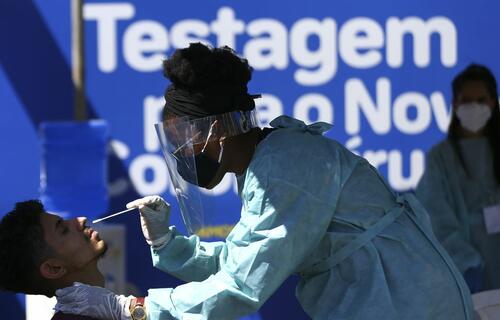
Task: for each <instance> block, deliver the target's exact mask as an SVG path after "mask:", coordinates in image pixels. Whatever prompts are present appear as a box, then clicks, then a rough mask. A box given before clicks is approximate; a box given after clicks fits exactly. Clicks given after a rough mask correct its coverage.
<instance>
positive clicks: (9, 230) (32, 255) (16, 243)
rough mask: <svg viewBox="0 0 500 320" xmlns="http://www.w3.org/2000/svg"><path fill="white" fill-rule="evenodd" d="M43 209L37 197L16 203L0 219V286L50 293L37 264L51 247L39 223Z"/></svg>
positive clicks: (14, 289) (2, 287)
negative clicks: (0, 219) (12, 208)
mask: <svg viewBox="0 0 500 320" xmlns="http://www.w3.org/2000/svg"><path fill="white" fill-rule="evenodd" d="M43 212H45V210H44V207H43V205H42V203H41V202H40V201H38V200H29V201H23V202H18V203H16V206H15V208H14V210H12V211H11V212H9V213H8V214H7V215H5V216H4V217H3V219H2V221H1V222H0V261H1V263H0V288H1V289H2V290H8V291H12V292H23V293H28V294H44V295H47V296H53V294H54V292H53V290H52V289H51V286H47V285H46V281H45V280H44V279H42V277H41V275H40V272H39V267H40V264H41V262H42V261H43V258H44V257H45V256H46V254H47V253H48V251H49V250H50V248H49V247H48V245H47V244H46V242H45V240H44V235H43V228H42V225H41V222H40V219H41V218H40V216H41V213H43Z"/></svg>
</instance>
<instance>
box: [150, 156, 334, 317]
mask: <svg viewBox="0 0 500 320" xmlns="http://www.w3.org/2000/svg"><path fill="white" fill-rule="evenodd" d="M318 161H322V160H321V159H319V160H318ZM304 163H306V164H307V165H309V164H311V163H310V162H308V161H307V159H306V161H304ZM318 165H319V164H318ZM254 169H255V170H254V173H251V174H247V177H246V181H245V188H244V190H243V192H242V198H243V199H242V200H243V207H242V211H241V219H240V221H239V222H238V223H237V224H236V226H235V227H234V229H233V230H232V231H231V233H230V234H229V236H228V238H227V239H226V242H225V243H216V244H215V245H213V246H209V245H207V244H206V243H203V242H201V241H199V239H198V237H196V236H192V237H190V238H185V237H181V236H176V237H174V239H173V242H172V243H169V244H168V245H167V246H166V247H164V248H163V249H161V250H160V251H158V252H153V261H155V265H156V266H157V267H159V268H160V269H162V270H165V271H168V272H172V270H174V271H175V272H177V273H178V274H181V273H182V274H183V278H184V279H189V278H191V279H197V278H199V279H200V281H198V282H195V281H193V282H190V283H186V284H184V285H180V286H178V287H176V288H174V289H150V290H149V295H148V297H147V300H146V301H147V310H148V316H149V317H148V319H152V320H159V319H162V320H163V319H235V318H238V317H240V316H243V315H245V314H249V313H252V312H255V311H257V310H258V309H259V308H260V306H261V305H262V304H263V303H264V302H265V301H266V300H267V299H268V298H269V297H270V296H271V295H272V294H273V293H274V291H275V290H276V289H277V288H278V287H279V286H280V285H281V284H282V283H283V282H284V281H285V280H286V278H288V277H289V276H290V275H291V274H292V273H294V271H295V269H296V268H297V267H298V265H299V264H300V263H301V262H302V261H303V260H304V259H306V258H307V257H308V254H310V252H311V251H312V249H313V248H314V247H316V246H317V245H318V243H319V242H320V240H321V239H322V237H323V236H324V234H325V232H326V230H327V228H328V225H329V223H330V221H331V219H332V216H333V212H334V211H335V202H331V201H325V200H324V198H320V197H318V194H317V193H314V191H313V190H315V189H318V188H321V189H323V190H325V189H328V190H332V188H333V189H336V190H338V188H339V186H337V185H336V184H337V183H338V180H336V179H333V180H332V181H329V182H328V184H329V185H325V181H326V180H325V178H324V176H325V174H324V172H323V171H321V170H313V171H317V173H316V175H317V176H315V173H311V174H308V175H307V176H304V175H303V172H304V171H301V170H297V172H302V174H301V176H300V177H298V176H294V173H293V172H290V171H287V168H286V166H284V165H283V163H279V162H278V163H276V162H275V161H271V160H269V161H265V160H264V159H261V161H260V165H258V166H257V168H255V166H254ZM255 172H260V173H261V174H255ZM285 172H288V178H281V177H283V176H286V174H285ZM284 174H285V175H284ZM296 181H301V182H300V183H296ZM323 187H324V188H323ZM331 197H332V198H335V194H331ZM332 203H333V204H332ZM205 267H206V268H207V270H209V272H206V273H203V272H202V271H201V270H202V269H203V268H205ZM214 271H216V272H214ZM210 272H213V274H210V275H208V273H210ZM191 273H193V274H196V276H193V274H191ZM201 279H203V280H202V281H201Z"/></svg>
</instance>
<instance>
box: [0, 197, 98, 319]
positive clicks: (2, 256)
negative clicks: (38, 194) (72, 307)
mask: <svg viewBox="0 0 500 320" xmlns="http://www.w3.org/2000/svg"><path fill="white" fill-rule="evenodd" d="M105 252H106V243H105V242H104V241H103V240H101V239H100V238H99V234H98V233H97V231H95V230H93V229H92V228H89V227H88V226H86V219H85V218H83V217H80V218H75V219H71V220H63V219H61V218H60V217H59V216H56V215H53V214H50V213H48V212H46V211H45V210H44V207H43V205H42V204H41V203H40V202H39V201H37V200H30V201H24V202H19V203H17V204H16V206H15V209H14V210H12V211H11V212H9V213H8V214H7V215H6V216H5V217H4V218H3V219H2V221H1V222H0V261H1V264H0V288H2V289H3V290H9V291H13V292H22V293H26V294H41V295H45V296H47V297H53V296H54V295H55V291H56V290H57V289H61V288H64V287H67V286H71V285H72V284H73V283H74V282H80V283H86V284H89V285H94V286H104V277H103V275H102V274H101V272H100V271H99V269H98V268H97V261H98V260H99V258H100V257H102V256H103V255H104V253H105ZM72 313H73V314H64V313H61V312H59V313H56V314H55V315H54V317H53V318H52V319H53V320H58V319H59V320H62V319H67V320H72V319H73V320H78V319H82V320H83V319H93V318H90V317H86V316H77V315H75V314H74V313H75V312H72Z"/></svg>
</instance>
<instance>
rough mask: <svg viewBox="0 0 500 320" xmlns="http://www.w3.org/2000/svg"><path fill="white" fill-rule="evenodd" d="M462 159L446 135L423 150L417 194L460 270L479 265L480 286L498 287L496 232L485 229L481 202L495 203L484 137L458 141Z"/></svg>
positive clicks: (499, 199)
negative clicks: (481, 272) (423, 163)
mask: <svg viewBox="0 0 500 320" xmlns="http://www.w3.org/2000/svg"><path fill="white" fill-rule="evenodd" d="M458 147H459V148H460V150H461V152H462V156H463V161H464V165H465V166H466V168H467V171H466V170H465V168H464V165H463V164H462V163H461V162H460V159H459V158H458V155H457V152H456V151H455V150H454V148H453V147H452V144H451V142H450V141H449V140H444V141H442V142H441V143H439V144H437V145H436V146H434V147H433V148H432V149H431V150H430V151H429V153H428V155H427V165H426V171H425V173H424V175H423V176H422V179H421V180H420V182H419V185H418V187H417V196H418V197H419V199H420V200H421V202H422V204H423V205H424V206H425V207H426V208H427V210H428V212H429V215H430V217H431V221H432V225H433V228H434V232H435V234H436V236H437V238H438V240H439V241H440V242H441V244H442V245H443V247H444V248H445V249H446V250H447V251H448V253H449V254H450V256H451V257H452V258H453V260H454V261H455V264H456V265H457V267H458V268H459V270H460V271H461V272H462V273H466V271H467V270H470V269H474V268H477V267H478V266H481V267H484V279H483V281H484V289H496V288H500V255H499V253H498V248H500V233H496V234H488V233H487V231H486V227H485V223H484V217H483V208H485V207H488V206H492V205H497V204H500V186H499V185H498V183H497V182H496V180H495V175H494V171H493V155H492V152H491V148H490V146H489V142H488V139H487V138H486V137H482V138H472V139H462V140H460V141H459V143H458Z"/></svg>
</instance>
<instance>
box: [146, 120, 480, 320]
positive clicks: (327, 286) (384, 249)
mask: <svg viewBox="0 0 500 320" xmlns="http://www.w3.org/2000/svg"><path fill="white" fill-rule="evenodd" d="M271 126H273V127H276V128H279V129H277V130H275V131H273V132H272V133H270V134H269V135H268V136H267V137H266V138H265V139H264V140H263V141H261V142H260V143H259V145H258V147H257V149H256V151H255V154H254V156H253V158H252V161H251V163H250V165H249V167H248V169H247V170H246V172H245V173H244V175H243V176H241V177H238V184H239V195H240V197H241V199H242V209H241V219H240V221H239V222H238V223H237V224H236V225H235V227H234V229H233V230H232V231H231V233H230V234H229V235H228V237H227V239H226V241H225V242H213V243H207V242H203V241H200V239H199V238H198V237H197V236H191V237H189V238H188V237H185V236H182V235H180V234H178V233H177V232H176V230H175V228H174V227H172V228H171V230H172V232H173V233H174V235H173V238H172V240H171V241H170V242H169V243H168V244H167V245H166V246H165V247H164V248H162V249H160V250H158V251H156V250H154V249H152V257H153V263H154V265H155V266H156V267H157V268H159V269H161V270H163V271H166V272H168V273H170V274H172V275H174V276H176V277H178V278H180V279H183V280H185V281H189V283H186V284H184V285H180V286H178V287H177V288H175V289H150V290H149V295H148V299H147V308H148V313H149V318H148V319H152V320H157V319H236V318H238V317H240V316H242V315H245V314H249V313H253V312H255V311H256V310H258V309H259V308H260V306H261V305H262V304H263V303H264V302H265V301H266V300H267V299H268V298H269V297H270V296H271V295H272V294H273V292H274V291H275V290H276V289H277V288H278V287H279V286H280V285H281V284H282V283H283V281H285V279H286V278H287V277H288V276H290V275H291V274H294V273H296V274H299V275H301V276H302V278H301V281H300V282H299V285H298V287H297V290H296V296H297V298H298V300H299V302H300V304H301V305H302V307H303V308H304V310H305V312H306V313H307V314H308V315H309V316H310V317H311V318H313V319H349V320H356V319H398V320H401V319H447V320H448V319H455V320H458V319H472V318H471V316H470V315H471V301H470V295H469V294H468V291H467V288H466V284H465V283H464V281H463V278H462V277H461V276H460V274H459V272H458V270H457V269H456V267H455V266H454V264H453V263H452V262H451V258H450V257H449V256H448V255H447V254H446V253H445V252H444V250H443V248H442V247H441V246H440V245H439V244H438V243H437V241H436V240H435V238H434V236H433V234H432V231H431V226H430V223H429V221H428V217H427V216H426V213H425V211H424V210H423V208H422V207H421V206H420V205H419V203H418V202H417V201H415V198H413V197H411V196H398V195H396V194H395V193H393V191H391V189H390V188H389V187H388V186H387V184H386V183H385V181H384V180H383V179H382V178H381V177H380V176H379V174H378V173H377V172H376V170H375V169H374V168H373V167H371V166H370V165H369V164H368V163H367V162H366V161H365V160H364V159H362V158H360V157H358V156H356V155H354V154H352V153H351V152H349V151H348V150H347V149H345V148H344V147H343V146H342V145H340V144H339V143H337V142H336V141H333V140H331V139H328V138H326V137H323V136H322V135H321V133H323V132H324V131H326V130H327V129H328V128H329V125H327V124H324V123H317V124H314V125H311V126H306V125H305V124H304V123H303V122H301V121H298V120H295V119H292V118H289V117H285V116H282V117H279V118H277V119H275V120H274V121H273V122H271Z"/></svg>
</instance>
